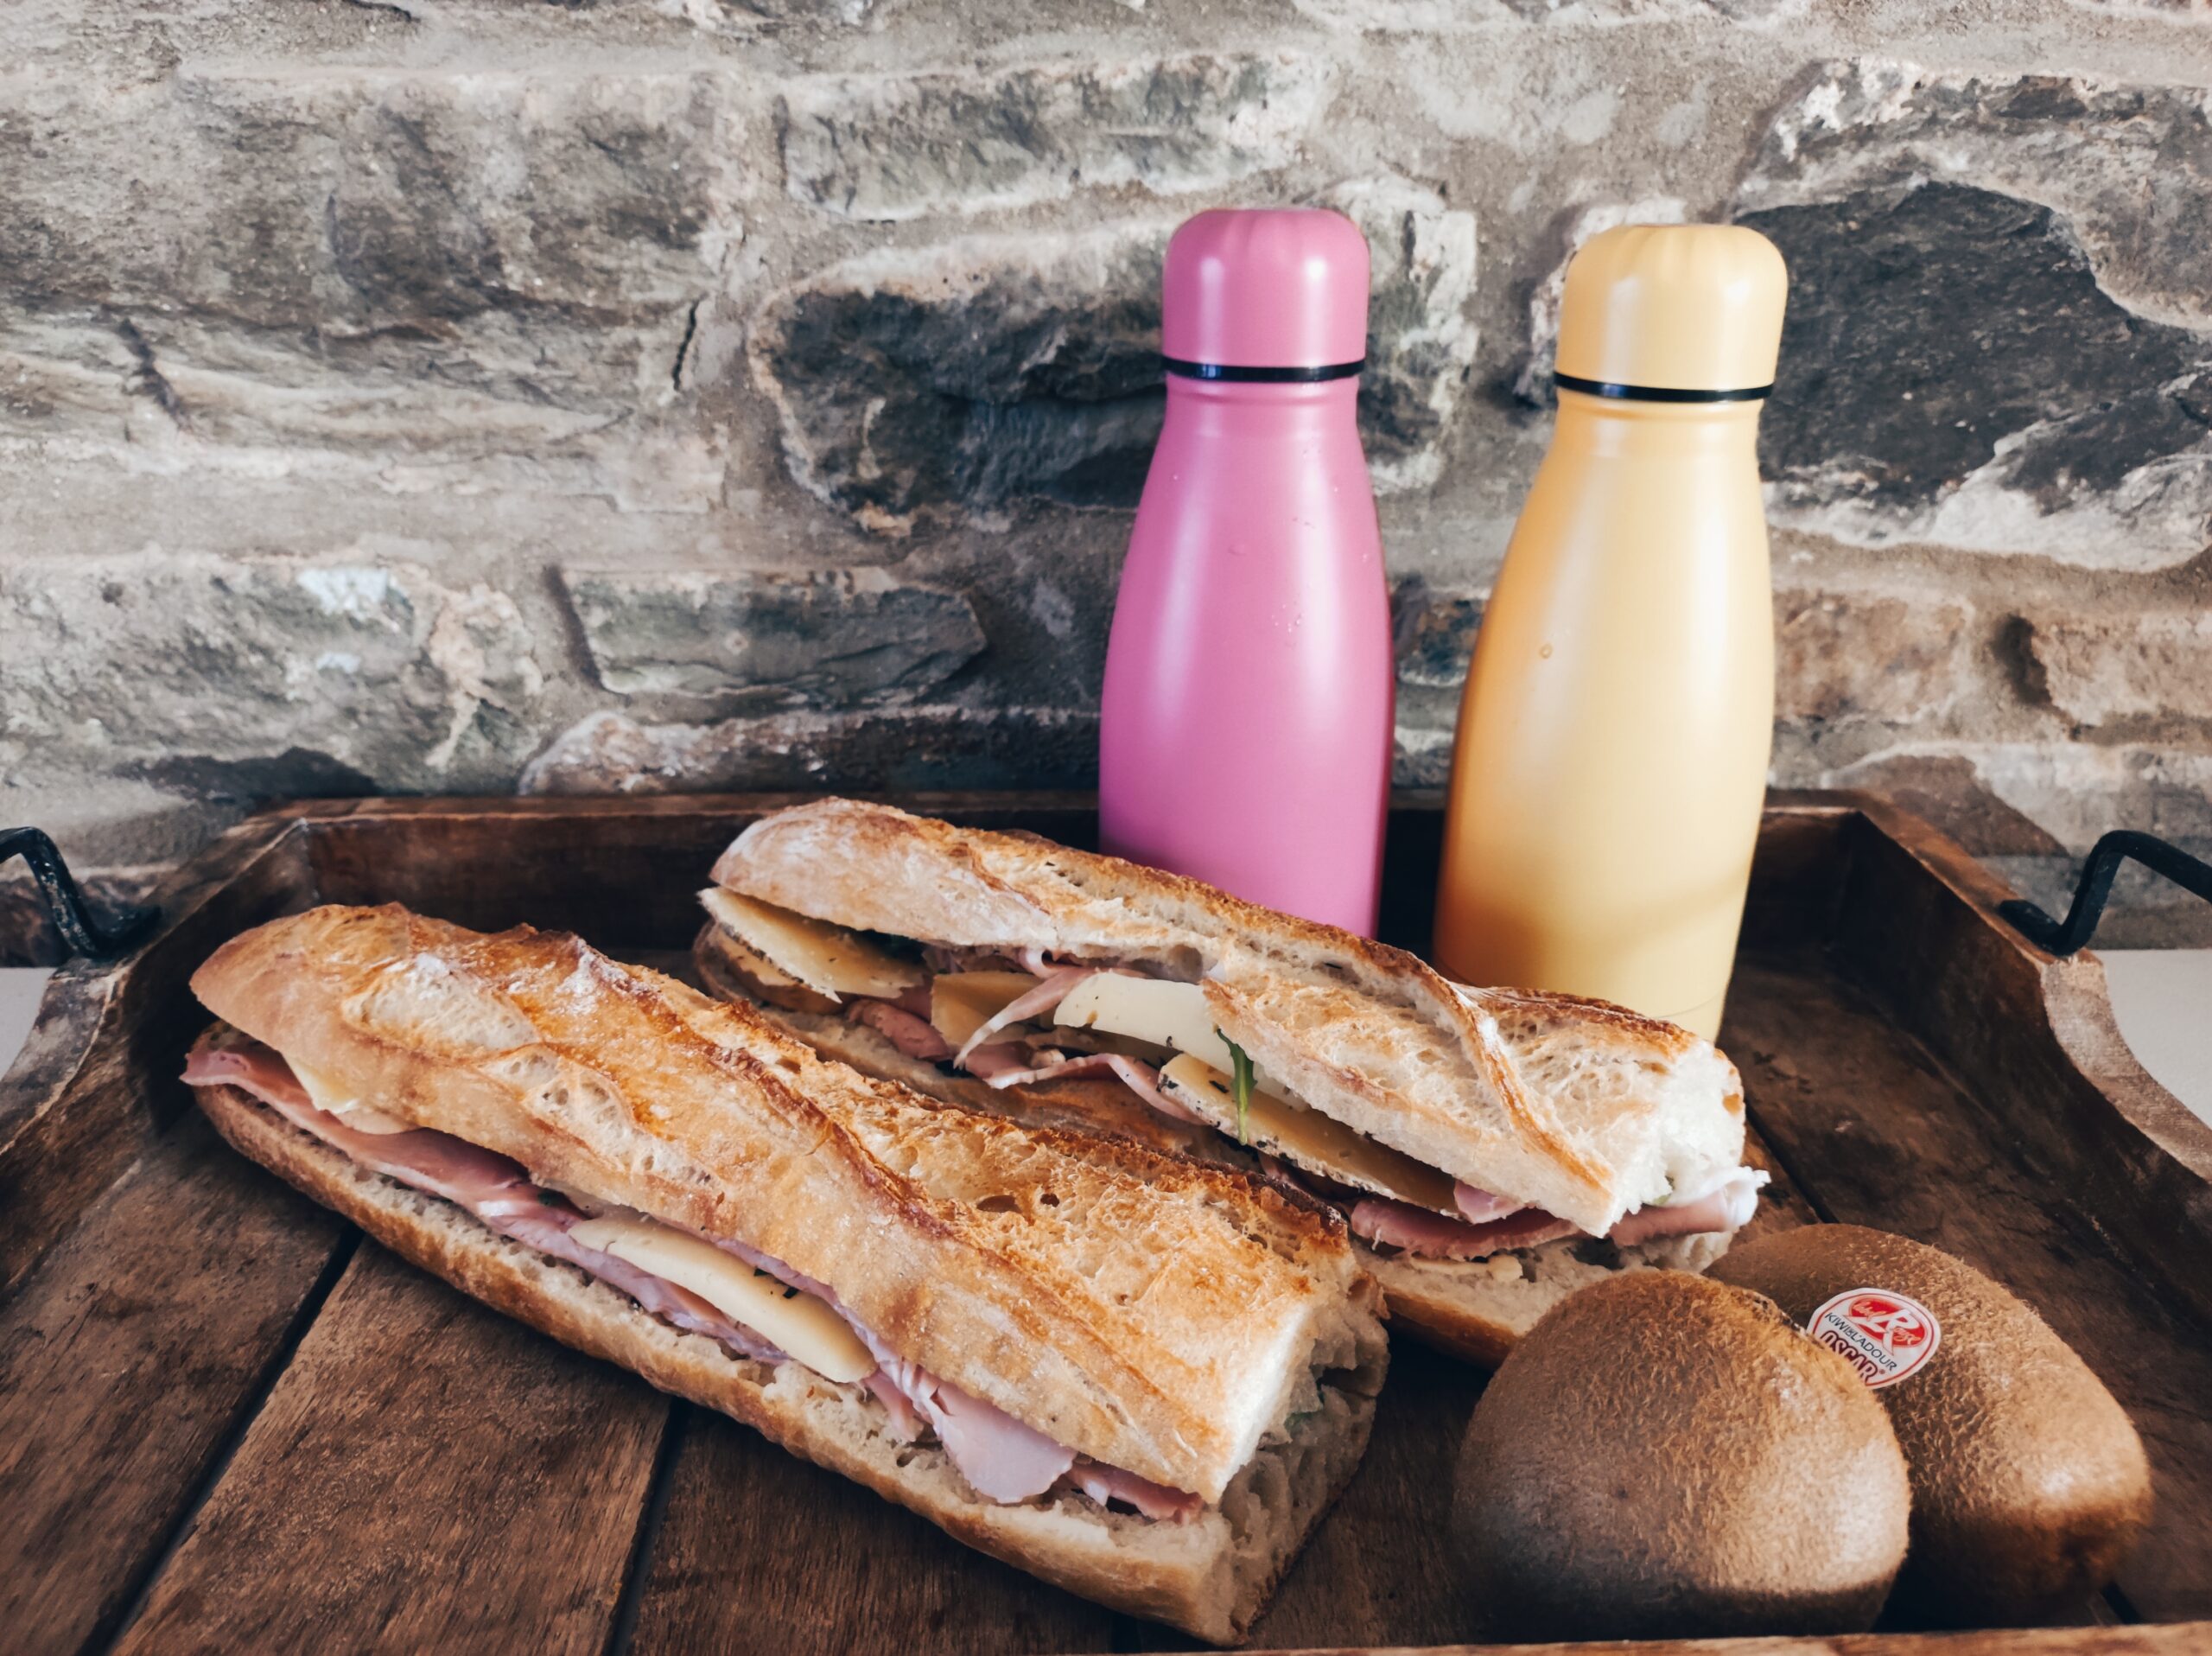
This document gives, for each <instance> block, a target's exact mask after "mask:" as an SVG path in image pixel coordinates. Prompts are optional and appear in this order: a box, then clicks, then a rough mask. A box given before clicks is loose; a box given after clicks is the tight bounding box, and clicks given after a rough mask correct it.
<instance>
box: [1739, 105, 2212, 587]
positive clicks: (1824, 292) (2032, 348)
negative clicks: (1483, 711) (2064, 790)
mask: <svg viewBox="0 0 2212 1656" xmlns="http://www.w3.org/2000/svg"><path fill="white" fill-rule="evenodd" d="M2208 203H2212V114H2208V111H2207V107H2206V105H2205V102H2204V99H2202V96H2201V94H2199V93H2197V92H2193V91H2190V90H2187V89H2183V88H2180V87H2171V88H2168V87H2152V86H2133V87H2111V86H2097V85H2094V84H2092V83H2089V82H2087V81H2079V80H2061V79H2056V78H2052V77H2048V76H2018V77H2009V78H2007V77H1974V76H1960V75H1942V74H1932V73H1923V72H1922V71H1920V70H1918V69H1916V68H1914V67H1910V66H1908V65H1902V64H1893V63H1879V62H1854V63H1842V64H1830V65H1826V66H1823V67H1821V68H1819V69H1818V70H1816V71H1815V73H1813V74H1812V75H1811V76H1810V77H1809V78H1808V80H1807V81H1806V83H1805V84H1804V85H1803V86H1802V87H1801V88H1800V90H1799V92H1798V94H1797V95H1796V97H1794V98H1792V99H1789V100H1788V101H1787V102H1786V103H1785V105H1783V108H1782V110H1781V111H1780V112H1779V113H1778V114H1777V116H1776V117H1775V119H1774V122H1773V124H1772V125H1771V127H1770V131H1769V132H1768V134H1767V136H1766V138H1765V140H1764V144H1763V145H1762V147H1761V149H1760V150H1759V153H1758V157H1757V160H1756V161H1755V162H1754V163H1753V165H1752V168H1751V172H1750V174H1749V175H1748V176H1747V177H1746V178H1745V182H1744V184H1743V187H1742V190H1741V192H1740V195H1739V201H1738V220H1739V221H1740V222H1742V223H1745V224H1748V225H1751V226H1754V227H1756V228H1758V229H1759V230H1761V231H1764V232H1765V233H1766V234H1768V235H1769V236H1770V237H1772V238H1773V239H1774V240H1775V241H1776V242H1777V244H1778V245H1780V246H1781V248H1782V251H1783V254H1784V256H1785V257H1786V258H1788V259H1789V267H1790V272H1791V278H1792V290H1791V294H1790V303H1789V316H1788V321H1787V322H1786V325H1785V328H1784V333H1783V360H1782V371H1781V374H1780V376H1779V379H1778V380H1777V386H1776V392H1775V396H1774V399H1773V402H1772V404H1771V405H1770V407H1769V409H1768V410H1767V412H1766V416H1765V419H1764V425H1763V429H1762V441H1761V453H1762V457H1763V459H1764V462H1765V464H1766V467H1767V468H1768V471H1769V474H1770V475H1771V476H1773V477H1774V478H1775V479H1776V480H1777V485H1778V487H1777V502H1776V504H1777V513H1778V515H1779V516H1780V517H1781V518H1782V519H1783V520H1785V521H1788V522H1790V523H1792V524H1794V525H1799V526H1802V527H1805V528H1808V529H1815V530H1819V531H1821V532H1826V533H1828V534H1832V535H1835V536H1838V537H1840V538H1846V539H1850V540H1855V541H1858V542H1860V543H1862V544H1870V545H1881V544H1886V543H1889V542H1891V541H1896V540H1901V539H1910V540H1916V541H1926V542H1935V543H1937V544H1941V545H1953V546H1959V547H1964V548H1968V549H1971V550H1974V551H1997V552H2006V553H2020V552H2040V553H2044V554H2045V555H2047V556H2050V557H2054V558H2058V559H2062V560H2063V561H2066V562H2069V563H2074V564H2083V565H2088V566H2092V567H2098V568H2106V569H2115V570H2118V569H2130V570H2143V569H2153V568H2159V567H2164V566H2166V565H2170V564H2177V563H2181V562H2183V561H2185V560H2187V559H2188V558H2190V557H2194V556H2196V553H2197V552H2198V551H2201V550H2202V546H2203V538H2204V537H2203V525H2204V522H2205V519H2206V518H2207V516H2208V514H2212V303H2208V301H2207V299H2206V297H2205V290H2204V287H2203V283H2202V268H2201V267H2202V250H2203V248H2204V247H2205V246H2206V245H2212V206H2208Z"/></svg>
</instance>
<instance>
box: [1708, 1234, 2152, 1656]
mask: <svg viewBox="0 0 2212 1656" xmlns="http://www.w3.org/2000/svg"><path fill="white" fill-rule="evenodd" d="M1713 1275H1714V1276H1715V1277H1720V1278H1723V1279H1724V1280H1726V1281H1728V1282H1731V1283H1737V1284H1738V1285H1739V1286H1742V1287H1745V1288H1749V1289H1751V1290H1755V1291H1756V1292H1758V1293H1761V1294H1764V1295H1766V1296H1768V1297H1769V1298H1770V1299H1772V1300H1773V1301H1775V1302H1776V1303H1777V1304H1778V1305H1780V1306H1781V1307H1782V1309H1783V1310H1784V1311H1785V1312H1787V1313H1788V1314H1789V1315H1790V1316H1791V1317H1793V1318H1795V1319H1796V1321H1797V1322H1799V1323H1801V1324H1802V1323H1803V1322H1805V1321H1806V1320H1807V1319H1808V1318H1809V1317H1810V1316H1811V1315H1812V1314H1813V1313H1814V1312H1815V1310H1816V1309H1819V1308H1820V1307H1821V1305H1823V1304H1825V1303H1827V1301H1828V1300H1830V1299H1832V1298H1834V1296H1836V1295H1838V1294H1840V1293H1843V1292H1845V1291H1846V1290H1849V1289H1853V1288H1889V1289H1894V1290H1897V1292H1899V1293H1901V1294H1904V1295H1907V1296H1910V1297H1911V1298H1913V1299H1916V1300H1918V1301H1919V1302H1920V1303H1922V1304H1923V1305H1925V1306H1926V1307H1927V1308H1928V1309H1929V1310H1930V1311H1931V1312H1933V1313H1934V1314H1935V1316H1936V1322H1937V1323H1938V1325H1940V1327H1941V1328H1942V1340H1941V1342H1940V1343H1939V1344H1938V1345H1937V1347H1936V1354H1935V1356H1933V1357H1932V1358H1930V1359H1929V1362H1928V1366H1926V1367H1925V1368H1923V1369H1922V1370H1920V1371H1919V1372H1918V1373H1913V1374H1909V1375H1907V1376H1906V1377H1905V1378H1904V1379H1901V1380H1898V1381H1897V1382H1895V1383H1893V1384H1891V1385H1886V1386H1884V1387H1883V1388H1882V1389H1881V1390H1880V1391H1878V1392H1875V1393H1874V1396H1876V1397H1877V1398H1879V1399H1880V1400H1881V1402H1882V1404H1883V1406H1884V1407H1885V1408H1886V1409H1887V1410H1888V1411H1889V1415H1890V1424H1891V1426H1893V1427H1894V1428H1895V1429H1896V1430H1897V1443H1898V1444H1899V1446H1900V1447H1901V1448H1903V1449H1904V1456H1905V1462H1906V1463H1907V1465H1908V1466H1910V1468H1911V1472H1912V1545H1911V1548H1910V1552H1909V1554H1908V1555H1907V1558H1906V1562H1905V1567H1904V1572H1903V1574H1902V1575H1901V1576H1899V1578H1898V1582H1897V1600H1898V1603H1899V1605H1900V1607H1901V1608H1903V1609H1904V1611H1905V1612H1906V1613H1907V1614H1909V1615H1910V1616H1911V1617H1912V1618H1913V1619H1914V1620H1915V1621H1922V1622H1932V1623H1938V1624H1949V1625H1955V1626H1961V1627H1965V1626H1972V1627H2017V1626H2024V1625H2027V1624H2030V1623H2033V1622H2038V1621H2050V1620H2051V1619H2052V1618H2054V1617H2056V1616H2060V1615H2065V1614H2066V1613H2068V1612H2070V1611H2074V1610H2078V1609H2079V1608H2081V1606H2082V1603H2083V1602H2085V1601H2086V1600H2087V1599H2088V1598H2089V1597H2090V1595H2093V1594H2094V1593H2095V1592H2096V1591H2097V1590H2098V1589H2101V1587H2103V1586H2104V1584H2105V1583H2107V1582H2108V1581H2110V1580H2111V1579H2112V1577H2113V1572H2114V1571H2115V1570H2117V1569H2118V1568H2119V1565H2120V1559H2121V1557H2123V1556H2124V1555H2125V1554H2126V1551H2127V1549H2128V1547H2129V1546H2130V1545H2133V1542H2134V1540H2135V1538H2136V1537H2137V1536H2138V1535H2139V1534H2140V1533H2141V1532H2142V1530H2143V1528H2144V1526H2145V1525H2146V1524H2147V1523H2148V1522H2149V1521H2150V1517H2151V1501H2152V1497H2151V1472H2150V1465H2149V1462H2148V1461H2147V1460H2146V1459H2145V1455H2144V1452H2143V1441H2142V1439H2141V1438H2140V1437H2139V1436H2137V1434H2136V1430H2135V1427H2134V1424H2133V1422H2131V1421H2130V1420H2129V1419H2128V1417H2127V1412H2126V1411H2125V1410H2124V1409H2122V1408H2121V1407H2120V1404H2119V1401H2118V1400H2117V1399H2116V1398H2113V1395H2112V1393H2111V1392H2108V1391H2107V1390H2106V1389H2105V1385H2104V1383H2103V1382H2102V1381H2101V1380H2100V1379H2097V1377H2096V1375H2095V1374H2094V1373H2092V1372H2091V1371H2090V1369H2089V1366H2088V1364H2086V1363H2084V1362H2083V1361H2082V1359H2081V1358H2080V1357H2079V1356H2078V1355H2077V1354H2076V1353H2075V1351H2074V1349H2073V1347H2070V1346H2069V1345H2068V1344H2067V1343H2066V1342H2065V1341H2063V1340H2061V1339H2060V1338H2059V1337H2058V1336H2057V1335H2056V1334H2054V1333H2052V1332H2051V1330H2050V1327H2049V1325H2048V1324H2046V1323H2045V1322H2044V1320H2043V1319H2042V1318H2041V1317H2039V1316H2037V1315H2036V1314H2035V1312H2034V1311H2033V1310H2031V1309H2029V1307H2028V1306H2027V1305H2025V1304H2024V1303H2022V1302H2021V1301H2020V1300H2019V1299H2018V1298H2016V1297H2015V1296H2013V1295H2012V1294H2011V1293H2010V1292H2008V1291H2007V1290H2005V1289H2003V1288H2001V1287H1999V1285H1998V1284H1997V1283H1993V1282H1992V1281H1991V1280H1990V1279H1989V1278H1988V1277H1985V1276H1983V1275H1982V1274H1981V1273H1980V1271H1976V1270H1974V1267H1973V1266H1971V1265H1969V1264H1965V1263H1964V1262H1963V1261H1961V1260H1959V1259H1955V1258H1952V1257H1951V1256H1950V1255H1949V1254H1948V1253H1945V1252H1942V1251H1941V1250H1939V1249H1936V1248H1931V1247H1929V1246H1927V1245H1924V1244H1922V1243H1918V1242H1914V1241H1911V1240H1910V1239H1907V1238H1904V1237H1901V1236H1892V1235H1891V1234H1889V1233H1888V1232H1884V1231H1874V1230H1868V1229H1866V1228H1865V1227H1864V1226H1857V1225H1811V1226H1805V1227H1803V1228H1802V1229H1799V1230H1794V1231H1785V1232H1781V1233H1779V1234H1777V1235H1774V1236H1770V1237H1765V1238H1763V1239H1760V1240H1759V1241H1757V1242H1754V1243H1751V1244H1749V1245H1745V1246H1743V1247H1740V1248H1738V1249H1736V1250H1735V1251H1734V1252H1732V1253H1730V1254H1729V1255H1728V1256H1727V1257H1726V1258H1723V1259H1722V1260H1721V1261H1720V1263H1719V1264H1718V1265H1717V1266H1715V1267H1714V1270H1713Z"/></svg>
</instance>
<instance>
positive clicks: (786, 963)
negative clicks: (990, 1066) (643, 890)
mask: <svg viewBox="0 0 2212 1656" xmlns="http://www.w3.org/2000/svg"><path fill="white" fill-rule="evenodd" d="M699 901H701V902H702V903H704V904H705V905H706V907H707V912H708V913H709V914H712V915H713V916H714V917H715V923H716V924H718V925H720V926H721V927H724V928H726V929H727V930H728V931H729V932H730V933H732V934H733V935H734V936H735V937H736V938H737V939H738V941H740V942H741V943H743V944H744V945H745V946H747V947H748V948H750V949H753V950H754V951H755V952H758V953H760V954H761V955H763V956H765V957H766V959H768V960H769V961H770V963H772V965H776V966H777V967H779V968H780V969H781V970H783V971H787V972H789V973H790V974H791V976H792V977H793V978H797V979H798V981H799V982H800V983H802V984H805V985H806V986H807V987H808V988H809V989H811V990H814V991H815V992H816V993H817V994H822V995H827V996H828V997H829V998H830V999H831V1000H833V1001H834V1000H839V999H842V997H845V996H847V995H861V996H868V997H876V998H880V999H882V1000H891V999H894V998H895V997H898V996H900V995H903V994H905V993H906V990H910V989H912V988H914V987H916V986H917V985H918V984H920V983H921V981H922V969H921V967H920V966H918V965H915V964H914V963H913V962H912V961H909V960H901V959H898V958H897V957H896V956H894V955H891V954H887V953H886V952H884V951H883V950H881V949H880V948H878V947H876V946H875V945H874V944H873V943H870V942H869V941H868V939H866V938H864V937H861V936H860V935H859V934H857V933H853V932H849V931H847V930H846V929H845V928H844V927H842V926H832V925H830V924H829V922H828V921H827V920H810V919H809V918H808V917H807V916H806V915H804V914H793V913H792V912H791V910H790V909H788V908H777V907H776V906H775V905H774V904H773V903H765V902H761V901H758V900H757V899H754V898H752V897H741V896H740V895H738V894H737V893H736V892H734V891H725V890H723V889H721V887H720V886H709V887H708V888H707V889H705V890H704V891H702V892H701V893H700V894H699Z"/></svg>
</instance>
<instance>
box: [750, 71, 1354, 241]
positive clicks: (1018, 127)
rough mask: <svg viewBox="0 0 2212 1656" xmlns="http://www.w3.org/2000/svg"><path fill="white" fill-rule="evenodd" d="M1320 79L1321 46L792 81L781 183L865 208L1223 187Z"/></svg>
mask: <svg viewBox="0 0 2212 1656" xmlns="http://www.w3.org/2000/svg"><path fill="white" fill-rule="evenodd" d="M1330 80H1331V75H1330V72H1329V67H1328V64H1327V62H1326V61H1325V60H1323V59H1320V58H1316V57H1312V56H1307V55H1306V54H1300V53H1294V52H1273V53H1265V54H1253V55H1249V56H1216V55H1210V54H1198V55H1193V56H1188V57H1177V58H1166V59H1152V60H1145V61H1134V62H1120V63H1101V62H1097V61H1090V60H1088V59H1086V58H1084V57H1081V56H1077V57H1071V58H1064V59H1060V60H1058V61H1053V62H1051V63H1044V64H1036V65H1025V66H1022V67H1018V68H1011V69H995V70H979V69H947V70H940V71H933V72H931V73H924V74H906V75H866V76H856V75H841V76H835V77H831V78H829V79H825V80H808V81H801V82H799V83H798V84H796V85H794V86H791V88H790V89H789V90H788V91H787V92H785V99H784V103H785V122H784V139H783V151H784V177H785V188H787V189H788V190H789V191H790V192H791V194H792V195H793V196H794V197H795V198H797V199H798V200H799V201H804V202H806V203H808V204H809V205H810V206H813V207H823V208H826V209H828V210H829V211H830V212H832V213H840V214H842V215H844V216H845V217H848V218H853V219H868V220H899V219H911V218H915V217H918V216H920V215H921V214H924V213H932V212H939V211H944V210H952V211H958V212H976V211H979V210H982V209H986V208H992V207H1026V206H1028V205H1030V204H1031V203H1033V202H1037V201H1057V200H1060V199H1063V198H1065V197H1066V196H1069V195H1071V194H1074V193H1075V192H1076V190H1077V189H1078V188H1092V189H1096V188H1115V187H1117V186H1123V185H1137V186H1141V187H1142V188H1145V189H1147V190H1150V191H1152V192H1153V193H1154V194H1166V195H1172V194H1184V193H1186V192H1189V191H1192V190H1206V189H1218V188H1222V187H1223V186H1224V185H1227V184H1230V183H1231V182H1234V181H1236V179H1239V178H1242V177H1245V176H1247V175H1250V174H1252V173H1255V172H1263V171H1266V170H1268V169H1272V168H1275V167H1280V166H1281V165H1283V164H1284V163H1285V162H1287V161H1289V160H1291V159H1292V158H1293V157H1294V156H1295V155H1296V154H1297V152H1298V147H1299V142H1300V138H1301V137H1303V135H1304V134H1305V132H1306V130H1307V129H1308V128H1309V127H1310V126H1311V125H1312V124H1313V122H1314V120H1315V119H1316V118H1318V117H1319V115H1320V113H1321V111H1323V110H1324V109H1325V107H1326V106H1327V104H1328V100H1329V88H1330Z"/></svg>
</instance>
